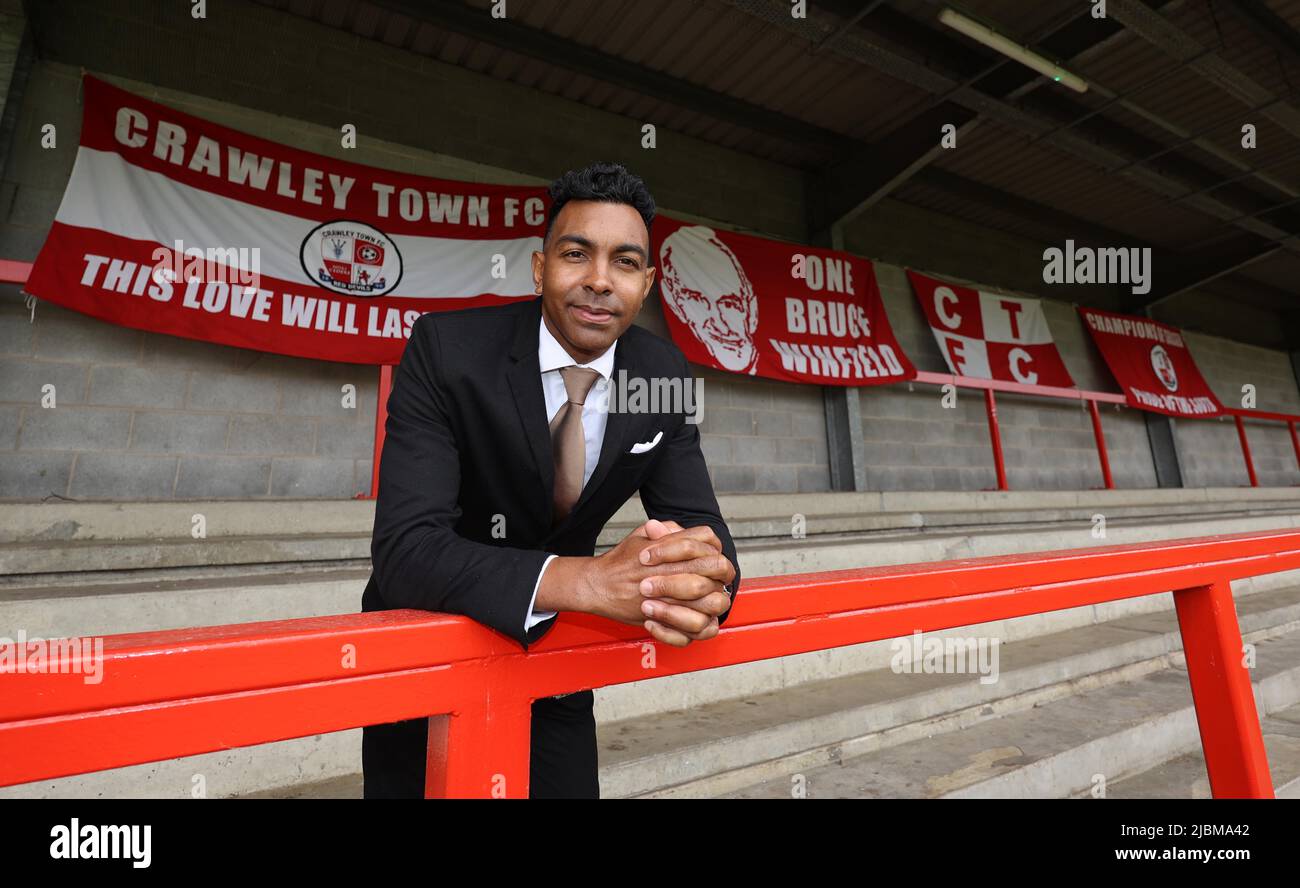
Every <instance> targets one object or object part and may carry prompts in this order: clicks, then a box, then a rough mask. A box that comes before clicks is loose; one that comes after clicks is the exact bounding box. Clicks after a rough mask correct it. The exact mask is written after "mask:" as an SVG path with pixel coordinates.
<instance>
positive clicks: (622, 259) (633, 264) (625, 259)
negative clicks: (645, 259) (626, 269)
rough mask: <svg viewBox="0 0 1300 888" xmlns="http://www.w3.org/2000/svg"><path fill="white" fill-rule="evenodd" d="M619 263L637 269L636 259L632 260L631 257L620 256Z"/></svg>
mask: <svg viewBox="0 0 1300 888" xmlns="http://www.w3.org/2000/svg"><path fill="white" fill-rule="evenodd" d="M618 261H620V262H626V263H627V264H628V265H630V266H631V267H633V268H636V260H635V259H632V258H630V257H628V256H620V257H619V260H618Z"/></svg>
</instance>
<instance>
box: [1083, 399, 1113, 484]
mask: <svg viewBox="0 0 1300 888" xmlns="http://www.w3.org/2000/svg"><path fill="white" fill-rule="evenodd" d="M1088 415H1089V416H1091V417H1092V436H1093V437H1094V438H1096V439H1097V459H1099V460H1101V480H1102V482H1103V483H1104V484H1105V485H1106V489H1107V490H1114V489H1115V479H1114V478H1112V477H1111V474H1110V455H1109V454H1107V453H1106V435H1105V433H1103V432H1102V430H1101V414H1100V413H1098V412H1097V402H1096V401H1094V400H1092V399H1091V398H1089V399H1088Z"/></svg>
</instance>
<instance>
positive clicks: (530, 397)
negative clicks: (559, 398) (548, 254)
mask: <svg viewBox="0 0 1300 888" xmlns="http://www.w3.org/2000/svg"><path fill="white" fill-rule="evenodd" d="M541 319H542V297H540V296H538V297H537V298H536V299H534V300H533V302H532V305H531V306H530V307H529V309H528V310H526V311H521V312H520V313H519V317H518V319H517V320H516V321H515V335H514V343H513V345H512V346H511V348H510V358H511V360H512V362H513V363H512V364H511V366H510V369H509V370H508V371H507V374H506V375H507V377H508V379H509V380H510V390H511V392H512V393H513V394H514V398H515V408H516V409H517V410H518V411H519V421H520V422H521V423H522V424H523V430H524V437H525V438H527V439H528V448H529V450H531V451H532V454H533V461H534V462H535V463H536V466H537V472H536V475H537V479H538V481H539V483H540V484H541V493H542V501H543V502H544V503H545V504H546V505H545V508H546V522H545V524H544V525H543V526H545V527H550V526H551V516H552V514H553V513H554V511H555V503H554V490H555V457H554V455H553V454H552V452H551V430H550V424H549V423H548V422H547V420H546V395H545V393H544V392H543V391H542V369H541V364H539V363H538V361H537V342H538V340H537V325H538V324H539V323H541Z"/></svg>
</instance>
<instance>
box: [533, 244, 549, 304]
mask: <svg viewBox="0 0 1300 888" xmlns="http://www.w3.org/2000/svg"><path fill="white" fill-rule="evenodd" d="M545 276H546V254H545V253H543V252H542V251H541V250H533V292H535V293H538V294H540V293H541V292H542V279H543V278H544V277H545Z"/></svg>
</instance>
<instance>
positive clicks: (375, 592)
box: [362, 163, 740, 798]
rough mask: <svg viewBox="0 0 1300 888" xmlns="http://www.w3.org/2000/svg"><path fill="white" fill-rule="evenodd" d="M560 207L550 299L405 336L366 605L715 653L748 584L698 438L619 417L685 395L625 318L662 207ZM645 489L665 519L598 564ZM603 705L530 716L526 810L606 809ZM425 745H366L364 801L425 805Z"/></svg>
mask: <svg viewBox="0 0 1300 888" xmlns="http://www.w3.org/2000/svg"><path fill="white" fill-rule="evenodd" d="M550 196H551V201H552V202H551V208H550V212H549V217H548V221H547V229H546V235H545V238H544V239H543V243H542V251H540V252H534V253H533V257H532V272H533V282H534V286H535V289H536V291H537V292H538V293H540V294H541V295H540V296H539V297H538V298H536V299H532V300H520V301H518V302H514V303H510V304H508V305H504V306H494V307H489V308H473V309H463V310H458V311H450V312H438V313H430V314H426V315H424V316H423V317H421V318H420V319H419V320H418V321H417V322H416V324H415V325H414V327H413V329H412V331H411V338H410V341H409V342H408V343H407V346H406V350H405V352H404V353H403V355H402V361H401V364H400V366H399V367H398V369H397V373H396V375H395V379H394V384H393V391H392V394H391V396H390V397H389V401H388V424H387V426H386V437H385V439H384V448H383V455H382V461H381V464H380V474H379V497H378V501H377V503H376V507H375V528H374V537H373V540H372V545H371V555H372V560H373V564H374V572H373V574H372V575H371V578H370V582H369V583H368V584H367V586H366V590H365V594H364V596H363V598H362V610H363V611H375V610H386V609H392V608H408V607H409V608H420V609H423V610H429V611H439V612H443V613H455V614H464V615H465V616H468V617H470V618H472V619H474V620H477V621H478V622H479V623H482V624H484V625H485V626H488V627H491V628H492V629H495V630H496V631H498V632H501V633H503V634H505V635H508V636H509V637H511V638H514V639H516V640H517V641H519V642H520V644H522V645H524V647H525V648H527V646H528V645H529V644H532V643H534V642H536V641H537V640H538V639H539V638H541V637H542V636H543V635H544V634H546V632H547V631H548V630H549V629H550V627H551V626H553V625H554V624H555V617H556V616H557V614H558V613H559V612H561V611H580V612H585V613H591V614H598V615H600V616H604V617H608V618H609V619H612V620H617V621H619V622H622V623H629V624H642V625H644V627H645V628H646V631H647V632H648V633H649V634H650V635H651V636H653V637H654V638H655V639H657V640H658V641H661V642H664V643H666V644H671V645H675V646H679V647H680V646H685V645H687V644H690V643H691V642H692V641H703V640H707V639H709V638H712V637H713V636H715V635H716V634H717V632H718V628H719V627H720V626H721V625H722V623H723V622H724V621H725V620H726V618H727V615H728V614H729V613H730V608H731V602H732V598H733V596H734V595H735V593H736V591H737V590H738V588H739V584H740V574H739V572H738V571H737V569H736V566H735V565H736V549H735V544H734V542H733V541H732V538H731V534H730V533H729V532H728V530H727V525H726V522H725V521H723V519H722V516H721V514H720V513H719V510H718V503H717V499H716V497H715V496H714V494H713V486H712V483H711V482H710V480H709V475H708V470H707V468H706V466H705V462H704V456H703V454H702V453H701V452H700V434H699V427H698V425H697V424H695V423H693V422H687V413H686V409H685V407H684V405H682V404H675V405H667V407H668V409H666V410H663V411H661V412H652V413H644V412H643V413H630V412H626V405H624V406H622V407H620V408H619V409H617V410H615V411H610V410H609V402H610V394H611V392H610V389H611V387H613V386H617V385H619V383H620V381H621V380H637V379H640V380H644V381H646V382H647V383H649V384H653V382H652V381H654V380H670V379H675V380H679V381H680V382H679V384H680V385H682V386H684V385H687V384H690V383H691V382H692V379H693V378H692V376H691V372H690V368H689V366H688V364H687V362H686V358H685V357H684V356H683V354H682V353H681V350H680V349H678V348H677V347H676V346H675V345H673V344H672V343H671V342H669V341H667V340H665V339H662V338H660V337H658V336H656V335H654V334H653V333H650V332H649V331H647V330H645V329H643V328H641V327H637V326H635V325H634V324H633V323H632V321H633V319H634V318H635V317H636V315H637V313H638V312H639V311H640V309H641V305H642V303H643V302H644V301H645V298H646V296H647V295H648V294H649V292H650V289H651V286H652V285H653V282H654V271H655V270H654V268H653V267H651V266H650V263H649V259H650V225H651V222H652V220H653V219H654V201H653V199H652V198H651V196H650V194H649V192H648V191H647V189H646V187H645V185H644V183H642V181H641V180H640V179H639V178H637V177H636V176H633V175H631V174H630V173H628V172H627V170H626V169H624V168H623V167H622V166H619V165H616V164H607V163H595V164H592V165H590V166H588V167H587V168H586V169H583V170H579V171H570V172H569V173H566V174H565V175H564V176H562V177H561V178H560V179H557V180H556V181H555V182H554V183H552V185H551V188H550ZM661 390H662V389H661ZM664 406H665V405H662V404H661V405H660V407H664ZM638 490H639V491H640V494H641V502H642V504H643V505H644V507H645V511H646V515H647V516H648V517H649V518H650V519H651V520H648V521H647V522H646V523H645V524H643V525H641V526H640V527H638V528H637V529H636V530H635V531H633V532H632V533H631V534H629V535H628V536H627V537H626V538H624V539H623V540H622V541H621V542H620V543H619V544H618V545H617V546H615V547H614V548H612V549H610V550H609V551H608V552H605V553H604V554H602V555H600V556H595V555H594V554H593V553H594V552H595V545H596V537H597V535H598V534H599V533H600V531H601V529H602V528H603V527H604V526H605V523H606V522H607V521H608V520H609V518H610V517H611V516H612V515H613V514H614V513H615V512H616V511H617V510H618V509H619V507H620V506H622V505H623V504H624V503H625V502H626V501H627V500H628V498H629V497H631V495H632V494H633V493H635V492H637V491H638ZM593 701H594V695H593V693H592V691H590V690H587V691H579V692H577V693H573V694H567V695H562V696H560V697H555V698H547V699H542V700H536V701H534V703H533V706H532V742H531V754H530V764H529V769H530V778H529V797H530V798H598V797H599V785H598V781H597V753H596V723H595V718H594V716H593V714H592V706H593ZM427 728H428V720H427V719H424V718H419V719H411V720H408V721H400V722H394V723H391V724H385V725H372V726H369V727H366V728H364V729H363V741H362V767H363V771H364V776H365V796H366V798H402V797H406V798H421V797H423V795H424V778H425V757H426V744H427Z"/></svg>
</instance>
